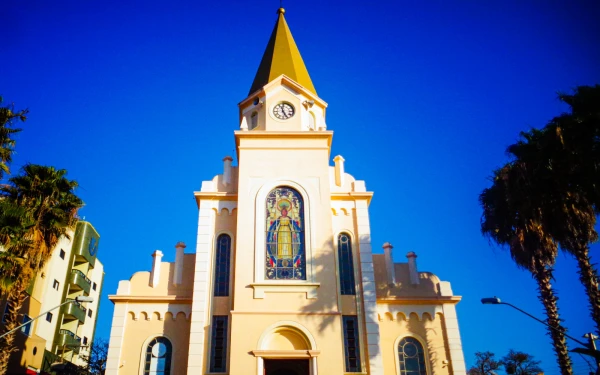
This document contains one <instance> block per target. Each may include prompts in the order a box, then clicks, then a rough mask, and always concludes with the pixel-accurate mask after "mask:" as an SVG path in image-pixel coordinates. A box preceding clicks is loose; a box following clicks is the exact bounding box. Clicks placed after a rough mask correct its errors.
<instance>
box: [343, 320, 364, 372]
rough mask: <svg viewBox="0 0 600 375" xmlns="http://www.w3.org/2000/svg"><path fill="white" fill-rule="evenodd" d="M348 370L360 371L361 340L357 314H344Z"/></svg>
mask: <svg viewBox="0 0 600 375" xmlns="http://www.w3.org/2000/svg"><path fill="white" fill-rule="evenodd" d="M342 319H343V322H344V356H345V358H346V372H360V341H359V338H358V319H357V318H356V316H343V317H342Z"/></svg>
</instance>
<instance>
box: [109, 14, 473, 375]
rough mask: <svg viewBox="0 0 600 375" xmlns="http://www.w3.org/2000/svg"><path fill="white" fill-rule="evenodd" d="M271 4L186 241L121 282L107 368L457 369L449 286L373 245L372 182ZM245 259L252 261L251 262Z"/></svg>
mask: <svg viewBox="0 0 600 375" xmlns="http://www.w3.org/2000/svg"><path fill="white" fill-rule="evenodd" d="M284 13H285V12H284V10H283V9H279V11H278V19H277V22H276V25H275V28H274V30H273V33H272V35H271V38H270V39H269V42H268V45H267V48H266V51H265V53H264V56H263V58H262V61H261V63H260V66H259V69H258V72H257V74H256V77H255V79H254V82H253V83H252V86H251V89H250V93H249V95H248V97H247V98H246V99H245V100H243V101H242V102H241V103H240V104H239V105H238V106H239V120H240V124H239V130H237V131H235V132H234V134H235V140H236V152H237V160H238V161H239V162H238V166H233V165H232V161H233V159H232V158H231V157H229V156H228V157H225V158H224V160H223V173H222V174H219V175H217V176H215V177H214V178H212V179H211V180H208V181H204V182H203V183H202V187H201V190H200V191H198V192H195V193H194V195H195V198H196V202H197V205H198V213H199V214H198V233H197V243H196V246H195V251H194V252H188V253H186V252H185V248H186V245H185V244H183V243H181V242H180V243H177V244H176V246H175V262H162V256H163V253H162V252H161V251H158V250H157V251H155V252H154V254H152V256H153V258H154V261H153V266H152V270H151V271H150V272H138V273H135V274H134V275H133V276H132V277H131V279H130V280H124V281H121V282H120V283H119V287H118V290H117V293H116V294H114V295H111V296H110V297H109V298H110V299H111V301H112V302H113V303H114V305H115V306H114V307H115V308H114V315H113V323H112V328H111V334H110V344H109V352H108V362H107V368H106V374H107V375H117V374H118V375H150V374H164V375H169V374H170V375H184V374H189V375H195V374H213V373H220V374H221V373H225V374H231V375H242V374H248V375H251V374H256V375H284V374H290V375H309V374H311V375H317V374H322V375H331V374H372V375H383V374H386V375H387V374H398V375H426V374H448V375H452V374H454V375H461V374H466V370H465V363H464V357H463V352H462V345H461V339H460V334H459V328H458V320H457V316H456V310H455V306H456V304H457V303H458V302H459V301H460V297H458V296H455V295H454V294H453V293H452V290H451V287H450V283H448V282H444V281H440V280H439V279H438V278H437V277H436V276H435V275H433V274H431V273H428V272H419V271H418V269H417V264H416V258H417V256H416V254H415V253H413V252H409V253H408V254H407V255H406V258H407V261H406V263H394V262H393V247H392V245H391V244H389V243H385V244H383V254H373V251H372V244H371V236H370V232H371V228H370V223H369V209H368V208H369V203H370V201H371V198H372V195H373V193H372V192H369V191H368V190H367V189H366V186H365V182H364V181H361V180H358V179H355V178H354V177H353V176H352V175H350V174H348V173H346V171H345V169H344V159H343V157H341V156H336V157H334V158H333V165H330V158H331V143H332V138H333V132H332V131H329V130H327V126H326V121H325V120H326V117H325V115H326V108H327V103H326V102H325V101H323V99H321V98H320V97H319V96H318V95H317V93H316V90H315V88H314V85H313V83H312V81H311V79H310V76H309V74H308V71H307V69H306V67H305V65H304V62H303V61H302V57H301V56H300V52H299V50H298V48H297V46H296V44H295V42H294V39H293V37H292V35H291V32H290V29H289V27H288V25H287V23H286V20H285V18H284ZM249 264H250V265H252V267H248V265H249Z"/></svg>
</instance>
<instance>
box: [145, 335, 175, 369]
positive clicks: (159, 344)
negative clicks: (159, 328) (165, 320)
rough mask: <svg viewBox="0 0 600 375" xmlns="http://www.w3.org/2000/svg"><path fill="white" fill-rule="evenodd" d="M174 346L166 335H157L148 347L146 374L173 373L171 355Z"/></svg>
mask: <svg viewBox="0 0 600 375" xmlns="http://www.w3.org/2000/svg"><path fill="white" fill-rule="evenodd" d="M172 353H173V347H172V345H171V341H169V340H168V339H167V338H166V337H156V338H154V339H153V340H152V341H150V343H149V344H148V347H147V348H146V361H145V364H144V375H169V374H171V355H172Z"/></svg>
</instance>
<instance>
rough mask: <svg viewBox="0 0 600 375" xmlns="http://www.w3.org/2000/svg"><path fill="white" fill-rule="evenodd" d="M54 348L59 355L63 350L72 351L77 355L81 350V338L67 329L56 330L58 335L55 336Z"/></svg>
mask: <svg viewBox="0 0 600 375" xmlns="http://www.w3.org/2000/svg"><path fill="white" fill-rule="evenodd" d="M56 347H57V348H58V350H59V353H60V351H61V350H63V349H64V351H69V350H72V351H74V352H75V353H78V354H79V349H80V348H81V337H79V336H77V335H76V334H74V333H73V332H71V331H69V330H67V329H60V330H58V335H57V336H56Z"/></svg>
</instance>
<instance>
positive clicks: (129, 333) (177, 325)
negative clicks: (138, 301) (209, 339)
mask: <svg viewBox="0 0 600 375" xmlns="http://www.w3.org/2000/svg"><path fill="white" fill-rule="evenodd" d="M132 305H134V304H132ZM174 318H175V319H173V317H172V314H171V313H167V314H166V316H165V317H164V319H162V320H159V319H157V318H156V315H154V314H153V313H150V315H149V316H148V318H146V317H145V316H143V315H142V316H140V317H139V318H137V319H136V320H134V318H133V314H132V313H128V314H127V319H126V322H125V332H126V334H125V338H124V340H123V348H124V349H125V350H123V352H122V355H121V358H120V368H119V370H118V374H119V375H140V374H142V372H141V370H142V369H143V357H144V354H145V348H146V347H147V344H148V343H149V342H150V340H152V339H153V338H154V337H157V336H164V337H167V338H168V339H169V340H170V341H171V344H172V345H173V357H172V359H171V364H172V366H173V367H172V371H171V374H185V373H186V370H187V353H188V343H189V337H190V335H189V332H190V322H189V319H186V318H185V315H184V314H183V313H180V314H177V315H176V316H175V317H174Z"/></svg>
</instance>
